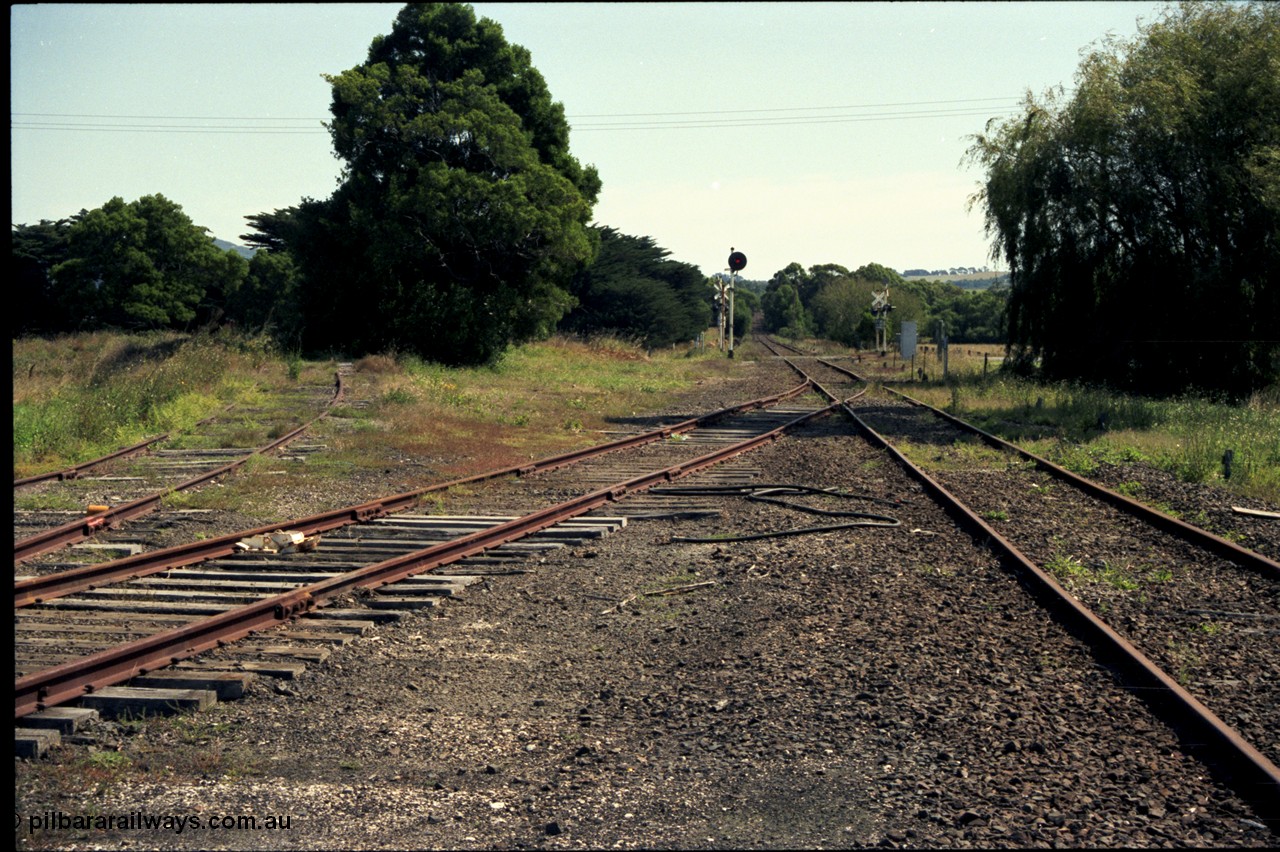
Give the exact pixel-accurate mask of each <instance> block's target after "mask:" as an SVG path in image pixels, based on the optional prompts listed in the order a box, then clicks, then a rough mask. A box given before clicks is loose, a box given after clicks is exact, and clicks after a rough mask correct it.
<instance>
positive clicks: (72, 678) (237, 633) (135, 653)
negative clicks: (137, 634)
mask: <svg viewBox="0 0 1280 852" xmlns="http://www.w3.org/2000/svg"><path fill="white" fill-rule="evenodd" d="M839 406H840V403H838V402H836V403H832V404H831V405H828V406H827V407H825V408H822V409H818V410H815V411H812V412H810V413H808V414H805V415H802V416H800V417H797V418H794V419H793V420H790V421H788V422H787V423H784V424H783V425H781V426H779V427H776V428H774V429H772V430H770V431H768V432H764V433H761V434H760V435H757V436H755V437H753V438H748V439H746V440H744V441H740V442H738V443H735V444H731V445H728V446H726V447H722V448H720V449H718V450H714V451H712V452H710V453H706V454H704V455H701V456H698V457H697V458H694V459H690V460H688V461H685V462H681V463H679V464H676V465H672V466H670V467H667V468H663V469H661V470H657V471H652V472H650V473H647V474H643V475H641V476H636V477H632V478H631V479H628V480H625V481H622V482H618V483H614V484H613V485H609V486H606V487H605V488H601V489H597V490H596V491H593V492H590V493H588V494H584V495H581V496H579V497H576V498H573V499H571V500H568V501H565V502H563V503H559V504H557V505H554V506H549V507H547V508H545V509H541V510H538V511H535V512H532V513H530V514H528V515H525V516H524V517H520V518H515V519H513V520H511V521H508V522H506V523H503V524H499V525H497V526H495V527H491V528H489V529H486V530H481V531H478V532H475V533H471V534H469V535H466V536H463V537H461V538H457V539H454V540H452V541H447V542H442V543H440V544H436V545H433V546H431V547H427V548H424V549H422V550H418V551H415V552H413V553H409V554H405V555H403V556H399V557H395V558H393V559H388V560H386V561H383V562H379V563H376V564H374V565H370V566H366V567H364V568H360V569H357V570H354V571H350V572H347V573H345V574H341V575H338V576H336V577H332V578H329V579H326V580H323V581H321V582H319V583H315V584H313V585H310V586H306V587H302V588H299V589H294V590H292V591H289V592H285V593H282V594H279V595H273V596H271V597H268V598H264V599H263V600H260V601H257V602H254V603H251V604H245V605H243V606H240V607H236V608H234V609H231V610H228V611H226V612H224V613H220V614H218V615H215V616H212V617H209V618H205V619H201V620H199V621H196V622H193V623H192V624H188V625H185V626H182V627H178V628H173V629H170V630H166V631H162V632H159V633H156V634H154V635H152V636H148V637H145V638H143V639H138V640H135V641H133V642H129V643H126V644H124V645H119V646H116V647H114V648H108V649H106V650H103V651H100V652H97V653H94V654H89V655H87V656H85V657H82V658H80V659H76V660H70V661H68V662H66V663H62V664H60V665H57V666H53V667H51V668H48V669H45V670H42V671H39V672H34V673H32V674H30V675H27V676H24V677H21V678H18V679H17V680H16V681H15V682H14V693H15V699H14V710H15V718H21V717H22V716H25V715H27V714H28V713H32V712H34V711H36V710H40V709H43V708H45V707H49V706H53V705H56V704H60V703H63V702H66V701H70V700H72V699H74V698H77V697H79V696H81V695H84V694H86V693H88V692H91V691H93V690H94V689H98V688H101V687H104V686H110V685H112V684H116V683H120V682H121V681H124V680H128V679H129V678H131V677H134V676H137V675H139V674H143V673H145V672H147V671H149V670H152V669H155V668H160V667H164V666H168V665H171V664H173V663H175V662H178V661H180V660H183V659H187V658H189V657H192V656H195V655H196V654H199V653H201V652H203V651H206V650H209V649H211V648H214V647H217V646H219V645H224V644H227V643H229V642H234V641H236V640H238V639H241V638H243V637H245V636H247V635H249V634H250V633H253V632H256V631H259V630H262V629H264V628H266V627H270V626H274V625H277V624H281V623H283V622H285V621H288V620H290V619H293V618H295V617H297V616H299V615H303V614H305V613H306V612H309V611H311V610H313V609H315V608H317V607H320V606H323V605H325V604H327V603H328V602H329V601H331V600H332V599H333V598H335V597H337V596H339V595H342V594H344V593H347V592H351V591H354V590H357V589H374V588H378V587H379V586H384V585H387V584H389V583H394V582H396V581H398V580H401V579H404V578H406V577H411V576H413V575H415V574H420V573H423V572H426V571H430V570H433V569H435V568H438V567H441V566H443V565H447V564H450V563H452V562H456V561H458V560H460V559H464V558H466V557H468V556H474V555H476V554H479V553H482V552H484V551H485V550H488V549H491V548H494V547H497V546H499V545H501V544H505V543H507V542H511V541H515V540H517V539H520V538H523V537H525V536H528V535H531V534H533V533H536V532H538V531H540V530H543V529H546V528H547V527H550V526H553V525H555V524H557V523H560V522H561V521H565V520H568V519H570V518H574V517H577V516H578V515H581V514H584V513H586V512H588V511H591V510H592V509H595V508H597V507H599V506H602V505H605V504H606V503H609V502H613V501H616V500H619V499H621V498H623V497H625V496H627V495H629V494H634V493H638V492H640V491H644V490H646V489H648V488H651V487H653V486H654V485H657V484H659V483H664V482H670V481H672V480H674V479H679V478H681V477H684V476H688V475H689V474H692V473H695V472H697V471H699V470H702V469H703V468H706V467H709V466H711V465H714V464H718V463H720V462H722V461H725V460H727V459H729V458H733V457H735V456H738V455H741V454H742V453H745V452H748V451H750V450H752V449H755V448H756V447H759V446H762V445H764V444H767V443H771V442H773V441H776V440H778V439H779V438H780V437H782V435H783V434H784V433H785V432H786V431H787V430H790V429H793V428H795V427H797V426H800V425H802V424H804V423H807V422H808V421H810V420H812V419H814V418H816V417H820V416H823V415H827V414H831V413H832V412H834V411H836V410H837V409H838V408H839Z"/></svg>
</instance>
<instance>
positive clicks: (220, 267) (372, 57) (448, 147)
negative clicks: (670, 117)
mask: <svg viewBox="0 0 1280 852" xmlns="http://www.w3.org/2000/svg"><path fill="white" fill-rule="evenodd" d="M327 79H328V81H329V83H330V85H331V87H332V104H331V107H330V111H331V114H332V120H331V121H329V122H328V123H327V127H328V129H329V132H330V135H331V137H332V140H333V145H334V150H335V152H336V154H337V155H338V157H339V158H340V159H341V160H342V161H343V162H344V166H343V168H342V173H341V177H340V183H339V186H338V188H337V189H336V190H335V192H334V193H333V195H332V196H330V197H329V198H327V199H320V200H317V199H313V198H303V199H301V200H300V201H299V203H298V204H296V205H294V206H292V207H288V208H285V209H277V210H274V211H270V212H262V213H258V214H254V215H251V216H248V217H246V218H247V219H248V221H249V224H250V226H251V229H252V230H251V231H250V232H249V233H247V234H245V235H243V236H242V237H241V239H243V240H244V241H245V242H246V244H247V245H248V246H250V247H251V248H253V249H255V252H254V253H253V255H252V257H251V258H249V259H246V258H244V257H243V256H241V255H240V254H239V253H237V252H234V251H222V250H220V249H218V248H217V247H216V246H215V245H214V243H213V241H212V239H211V238H210V237H209V235H208V233H207V231H206V229H204V228H201V227H199V226H197V225H195V224H194V223H192V221H191V220H190V218H189V217H187V216H186V215H185V213H183V211H182V209H181V207H180V206H179V205H178V204H177V203H175V202H174V201H171V200H169V199H167V198H165V197H164V196H163V195H160V194H155V195H148V196H145V197H143V198H140V199H137V200H136V201H132V202H126V201H124V200H123V199H121V198H113V199H111V200H109V201H108V202H107V203H105V204H104V205H103V206H102V207H101V208H98V209H95V210H91V211H80V213H78V214H75V215H73V216H70V217H68V218H67V219H65V220H61V221H56V222H54V221H41V222H40V223H38V224H36V225H25V224H24V225H18V226H15V227H14V228H13V229H12V252H13V263H14V268H15V271H16V272H17V273H18V275H19V281H20V282H21V287H20V294H21V295H20V301H19V306H18V307H19V310H18V311H17V312H16V313H15V314H14V315H13V316H14V320H13V322H14V333H15V334H21V333H33V332H45V333H48V332H57V331H66V330H81V329H87V328H98V327H106V326H111V327H119V328H126V329H132V328H137V329H141V328H190V327H192V326H193V325H205V324H217V323H234V324H236V325H239V326H242V327H245V328H247V329H250V330H255V331H266V332H268V333H270V334H272V335H273V336H274V337H276V339H278V340H279V341H280V342H281V344H282V345H284V346H287V347H289V348H296V349H302V350H307V351H321V350H329V351H342V352H372V351H387V350H397V351H404V352H411V353H415V354H418V355H420V356H422V357H424V358H427V359H429V360H434V361H439V362H442V363H449V364H480V363H491V362H493V361H495V360H496V359H497V358H499V357H500V356H501V354H502V353H503V352H504V351H505V350H506V349H507V348H508V347H509V346H511V345H513V344H518V343H521V342H524V341H528V340H532V339H537V338H541V337H545V336H547V335H549V334H551V333H552V332H553V331H555V330H557V329H558V328H564V329H568V330H572V331H575V332H579V333H584V334H587V333H597V332H610V333H614V334H620V335H623V336H626V337H631V338H634V339H637V340H639V341H642V342H643V343H645V344H646V345H649V346H659V345H667V344H669V343H672V342H675V341H676V340H681V339H686V340H687V339H691V338H692V337H694V336H696V334H697V333H698V332H699V331H701V330H703V329H705V328H706V327H707V324H708V323H709V322H710V317H711V307H710V304H711V302H710V300H711V296H712V292H713V291H712V288H710V287H708V286H707V283H708V282H707V281H706V280H705V279H704V278H703V277H702V275H701V273H700V272H699V271H698V270H697V269H696V268H695V267H693V266H691V265H689V264H684V263H680V262H678V261H674V260H670V259H669V258H668V252H666V251H665V250H664V249H662V248H661V247H659V246H657V245H656V244H655V243H654V241H653V240H652V239H650V238H648V237H638V236H629V235H625V234H620V233H618V232H617V231H616V230H614V229H611V228H607V227H601V226H597V225H594V224H591V223H590V218H591V211H592V208H593V206H594V204H595V202H596V199H597V196H598V195H599V192H600V188H601V180H600V177H599V175H598V174H597V172H596V170H595V168H594V167H592V166H583V165H582V164H580V163H579V162H578V161H577V160H576V159H575V158H574V157H573V156H572V155H571V154H570V152H569V126H568V123H567V121H566V119H565V115H564V108H563V106H562V105H561V104H560V103H558V102H555V101H553V100H552V98H551V95H550V92H549V91H548V90H547V86H546V83H545V81H544V79H543V77H542V75H541V74H540V73H539V72H538V71H537V70H536V69H535V68H534V67H533V65H532V61H531V57H530V54H529V52H528V51H527V50H526V49H525V48H523V47H521V46H519V45H514V44H510V43H508V42H507V41H506V39H505V38H504V36H503V34H502V28H501V27H500V26H499V25H498V24H497V23H496V22H494V21H491V20H489V19H486V18H481V19H477V18H476V15H475V12H474V10H473V9H472V8H471V7H470V6H467V5H462V4H452V3H447V4H410V5H407V6H405V7H404V8H403V9H401V11H400V12H399V14H398V15H397V17H396V19H395V22H394V24H393V26H392V29H391V32H390V33H389V34H387V35H385V36H377V37H375V38H374V40H373V42H372V44H371V45H370V48H369V52H368V57H367V60H366V61H365V62H364V63H362V64H361V65H359V66H357V67H355V68H352V69H349V70H347V71H344V72H342V73H341V74H337V75H333V76H330V77H328V78H327Z"/></svg>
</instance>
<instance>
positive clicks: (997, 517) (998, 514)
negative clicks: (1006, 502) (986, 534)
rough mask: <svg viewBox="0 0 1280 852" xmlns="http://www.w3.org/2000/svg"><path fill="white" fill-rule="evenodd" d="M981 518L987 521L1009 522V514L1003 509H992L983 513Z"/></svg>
mask: <svg viewBox="0 0 1280 852" xmlns="http://www.w3.org/2000/svg"><path fill="white" fill-rule="evenodd" d="M982 517H984V518H986V519H987V520H988V521H1007V520H1009V513H1008V512H1006V511H1005V510H1004V509H993V510H991V511H990V512H983V513H982Z"/></svg>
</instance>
